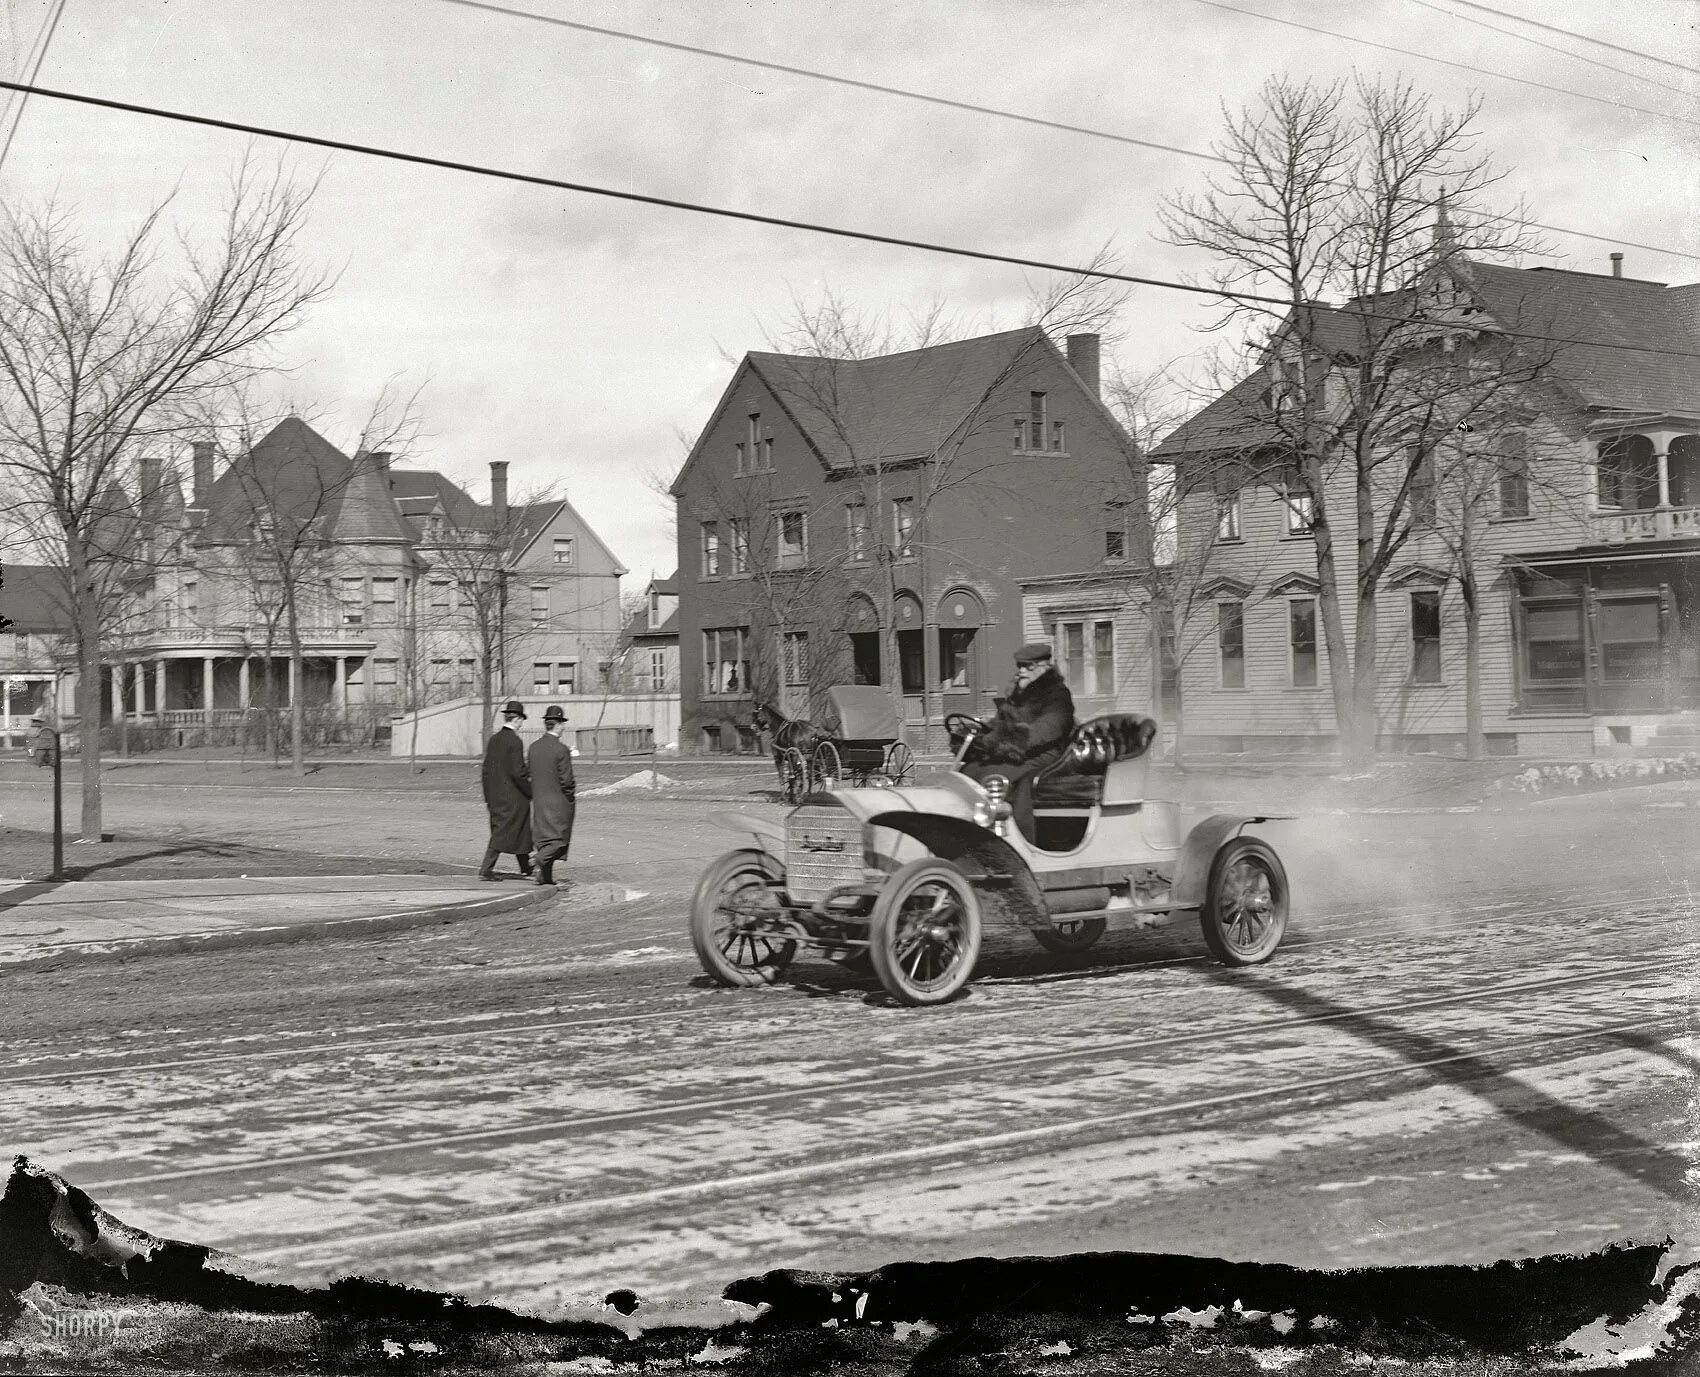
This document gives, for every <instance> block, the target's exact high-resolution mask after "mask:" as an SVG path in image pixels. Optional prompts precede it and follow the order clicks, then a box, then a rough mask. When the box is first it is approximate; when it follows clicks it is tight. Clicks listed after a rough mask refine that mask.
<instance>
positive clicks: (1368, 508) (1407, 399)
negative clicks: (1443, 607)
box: [1164, 78, 1551, 760]
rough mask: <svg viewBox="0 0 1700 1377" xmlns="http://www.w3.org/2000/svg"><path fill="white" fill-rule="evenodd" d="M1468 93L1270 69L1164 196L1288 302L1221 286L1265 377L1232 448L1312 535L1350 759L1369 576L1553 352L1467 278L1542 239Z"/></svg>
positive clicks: (1373, 631) (1376, 575)
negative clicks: (1501, 401)
mask: <svg viewBox="0 0 1700 1377" xmlns="http://www.w3.org/2000/svg"><path fill="white" fill-rule="evenodd" d="M1477 110H1478V107H1477V105H1476V103H1474V102H1472V103H1470V104H1468V105H1466V106H1465V107H1464V108H1463V109H1462V110H1461V111H1457V112H1448V111H1444V110H1438V109H1436V108H1434V107H1433V106H1432V105H1431V102H1430V101H1429V99H1428V98H1427V97H1425V96H1422V95H1419V94H1418V93H1417V92H1415V91H1414V90H1413V89H1412V88H1411V87H1410V86H1408V85H1398V86H1394V87H1391V88H1387V87H1381V86H1377V85H1373V84H1370V83H1368V82H1365V81H1359V82H1358V83H1356V84H1355V85H1354V86H1353V87H1352V88H1350V91H1349V92H1348V89H1347V88H1346V87H1344V86H1342V85H1333V86H1327V87H1321V86H1316V85H1313V84H1311V83H1308V82H1307V83H1295V82H1292V81H1289V80H1286V79H1279V78H1278V79H1275V80H1272V81H1271V82H1269V83H1268V84H1267V85H1266V86H1265V87H1264V89H1263V92H1262V98H1261V101H1260V103H1259V104H1258V105H1257V106H1256V107H1255V108H1252V109H1248V110H1243V111H1239V112H1232V113H1228V114H1227V130H1226V134H1225V136H1224V137H1223V139H1222V140H1221V141H1220V142H1219V143H1218V145H1217V148H1216V151H1217V152H1218V153H1219V154H1220V155H1221V156H1222V157H1223V158H1224V159H1225V160H1226V162H1227V164H1228V170H1227V172H1226V173H1225V174H1223V175H1222V176H1221V177H1220V178H1218V179H1215V180H1213V181H1212V182H1211V184H1210V188H1209V190H1208V192H1206V193H1205V194H1203V195H1197V196H1179V197H1176V198H1174V199H1172V200H1171V201H1170V202H1169V203H1168V204H1167V206H1166V207H1165V211H1164V223H1165V227H1166V229H1167V232H1168V237H1169V239H1170V241H1171V242H1173V243H1175V244H1178V245H1183V246H1187V247H1192V248H1198V249H1202V250H1204V251H1205V252H1207V253H1208V254H1210V255H1211V256H1212V257H1213V258H1214V259H1215V260H1216V269H1215V271H1214V272H1213V274H1212V282H1213V284H1214V285H1215V286H1217V287H1218V288H1219V289H1221V290H1222V291H1223V292H1224V293H1225V294H1233V293H1242V294H1252V295H1260V296H1263V297H1265V298H1273V299H1275V300H1276V301H1281V300H1284V301H1287V302H1291V303H1297V304H1296V305H1294V306H1292V307H1288V306H1283V305H1272V304H1270V302H1269V301H1268V300H1264V301H1255V300H1246V299H1245V297H1244V296H1243V295H1242V296H1238V297H1234V296H1229V297H1228V306H1227V308H1226V312H1225V315H1224V317H1223V319H1222V321H1221V322H1220V324H1221V325H1233V326H1236V327H1238V328H1239V329H1240V330H1242V331H1243V332H1244V333H1245V334H1246V335H1247V336H1248V337H1250V339H1251V340H1252V342H1253V347H1254V348H1255V350H1256V353H1257V361H1258V362H1259V363H1260V364H1261V365H1262V366H1263V367H1264V368H1265V369H1266V370H1267V374H1268V376H1269V378H1270V386H1269V389H1268V391H1267V393H1266V395H1265V396H1264V398H1263V399H1261V415H1260V417H1259V420H1258V429H1259V430H1260V432H1261V434H1262V436H1263V438H1262V439H1261V440H1260V441H1259V442H1258V443H1257V444H1256V445H1254V446H1249V447H1248V450H1247V452H1246V453H1245V454H1244V455H1242V456H1240V457H1239V458H1240V462H1241V463H1242V464H1243V465H1244V467H1245V469H1246V472H1247V474H1248V475H1249V481H1252V482H1266V483H1272V484H1274V485H1277V486H1278V487H1280V489H1281V490H1282V492H1283V494H1284V497H1285V499H1286V500H1287V501H1288V502H1289V503H1290V505H1291V507H1292V510H1293V511H1294V513H1295V517H1296V519H1297V520H1298V521H1299V522H1300V523H1301V524H1302V525H1303V526H1304V527H1306V528H1308V530H1309V533H1310V535H1311V537H1312V538H1313V541H1314V548H1315V561H1316V571H1317V577H1318V580H1319V583H1320V592H1319V594H1318V602H1319V608H1320V613H1321V620H1322V629H1323V638H1324V642H1325V644H1326V648H1327V657H1328V666H1329V680H1330V686H1331V689H1332V694H1333V704H1334V711H1335V717H1336V721H1337V722H1338V723H1339V727H1340V734H1341V741H1342V745H1343V747H1344V748H1345V750H1346V753H1347V755H1348V757H1349V758H1352V759H1354V760H1361V759H1364V758H1366V757H1367V756H1369V755H1371V754H1373V752H1374V749H1375V740H1376V712H1377V674H1376V637H1377V620H1376V594H1377V592H1378V590H1379V588H1380V587H1381V584H1382V580H1383V578H1384V576H1385V575H1386V573H1387V572H1388V568H1389V565H1390V563H1391V561H1392V560H1393V558H1394V557H1395V556H1396V555H1397V554H1398V552H1399V551H1400V549H1401V548H1402V547H1403V546H1404V545H1405V543H1406V542H1407V540H1408V539H1409V538H1410V536H1411V534H1412V532H1413V530H1414V529H1418V528H1420V527H1422V526H1423V525H1424V524H1425V523H1426V522H1427V520H1428V517H1427V514H1426V512H1425V511H1424V510H1423V507H1424V506H1425V504H1426V501H1427V497H1426V494H1428V493H1430V492H1432V489H1433V480H1434V472H1435V464H1436V454H1437V452H1438V450H1439V449H1440V448H1441V447H1442V446H1443V444H1444V443H1445V441H1446V437H1447V436H1449V435H1450V434H1452V433H1453V431H1452V428H1453V427H1454V426H1455V425H1456V424H1457V423H1458V421H1459V419H1460V417H1461V416H1463V415H1465V414H1467V413H1469V412H1470V411H1473V410H1475V409H1478V408H1480V407H1484V406H1488V405H1492V404H1493V402H1494V400H1495V398H1497V397H1500V396H1503V395H1504V394H1506V393H1507V392H1508V391H1512V390H1514V389H1516V388H1519V387H1523V386H1527V385H1529V384H1531V383H1532V382H1535V381H1537V380H1538V379H1539V378H1540V377H1541V375H1542V373H1543V370H1544V368H1545V366H1546V364H1547V363H1549V362H1550V359H1551V352H1550V350H1549V351H1547V352H1546V353H1540V352H1539V351H1530V350H1528V349H1525V348H1518V347H1510V344H1511V342H1510V341H1508V340H1506V339H1504V338H1503V337H1500V338H1478V334H1477V329H1476V327H1477V326H1478V325H1480V324H1481V322H1480V321H1472V320H1471V319H1470V315H1471V312H1470V310H1469V309H1468V308H1467V307H1466V306H1465V305H1464V304H1463V302H1462V300H1461V298H1460V296H1459V294H1458V291H1457V287H1458V282H1459V280H1460V279H1461V278H1464V277H1466V276H1467V270H1468V269H1467V262H1466V255H1469V256H1473V257H1478V258H1507V257H1511V256H1515V255H1516V254H1518V253H1521V252H1524V251H1526V250H1528V249H1530V248H1531V247H1533V245H1532V243H1531V241H1530V239H1529V236H1528V234H1527V231H1526V230H1524V229H1523V228H1521V224H1522V222H1523V219H1524V218H1525V217H1521V216H1500V215H1490V214H1489V213H1487V212H1486V210H1485V209H1484V208H1483V205H1482V202H1483V201H1484V199H1485V198H1486V196H1487V195H1488V194H1489V193H1491V192H1492V191H1493V189H1494V187H1495V185H1496V184H1497V182H1498V181H1499V180H1500V176H1501V174H1500V173H1499V172H1497V171H1496V170H1495V168H1494V167H1493V165H1492V163H1491V161H1490V160H1489V159H1488V158H1487V157H1486V156H1484V155H1482V154H1481V153H1479V152H1478V151H1477V149H1476V146H1475V141H1476V130H1475V123H1476V116H1477ZM1331 300H1332V301H1338V302H1341V303H1343V304H1342V305H1341V306H1339V307H1330V306H1328V305H1326V304H1324V303H1327V302H1329V301H1331ZM1502 323H1504V322H1502ZM1520 324H1521V325H1522V328H1525V329H1527V328H1528V322H1521V323H1520ZM1342 493H1344V494H1346V497H1345V499H1344V501H1343V502H1342V503H1341V508H1342V509H1341V510H1336V508H1335V499H1336V498H1338V497H1339V496H1340V495H1341V494H1342ZM1413 499H1416V500H1415V501H1413ZM1413 517H1415V518H1416V519H1415V521H1413ZM1342 544H1344V545H1345V547H1346V550H1345V551H1344V552H1342V550H1341V548H1340V547H1341V546H1342ZM1346 600H1349V601H1350V602H1351V604H1352V606H1353V611H1354V614H1355V624H1354V635H1353V641H1352V644H1351V645H1350V646H1348V644H1347V638H1346V633H1345V630H1344V618H1343V616H1342V603H1343V601H1346Z"/></svg>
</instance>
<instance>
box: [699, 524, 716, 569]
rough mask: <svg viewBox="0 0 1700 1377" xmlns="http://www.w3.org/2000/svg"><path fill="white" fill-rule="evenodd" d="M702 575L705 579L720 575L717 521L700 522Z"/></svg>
mask: <svg viewBox="0 0 1700 1377" xmlns="http://www.w3.org/2000/svg"><path fill="white" fill-rule="evenodd" d="M702 576H703V577H704V578H705V579H717V578H719V577H720V523H719V522H718V521H705V522H703V523H702Z"/></svg>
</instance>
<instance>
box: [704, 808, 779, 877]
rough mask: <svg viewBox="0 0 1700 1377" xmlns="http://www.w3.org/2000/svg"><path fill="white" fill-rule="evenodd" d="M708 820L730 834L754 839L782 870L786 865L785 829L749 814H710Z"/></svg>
mask: <svg viewBox="0 0 1700 1377" xmlns="http://www.w3.org/2000/svg"><path fill="white" fill-rule="evenodd" d="M708 820H709V821H710V822H711V823H713V824H714V825H715V826H716V827H720V828H724V829H725V830H726V831H728V832H736V833H738V834H739V835H740V836H744V837H748V838H752V839H753V840H754V841H755V844H756V846H757V847H758V848H759V849H760V850H761V851H763V852H765V853H766V854H767V855H769V856H771V857H773V859H774V860H776V861H778V862H779V864H780V867H781V869H783V868H784V865H785V829H784V828H783V827H781V826H780V825H779V824H778V823H776V822H770V821H769V820H768V819H767V818H757V817H751V816H750V815H749V814H748V813H731V812H724V811H723V812H719V813H710V814H709V815H708Z"/></svg>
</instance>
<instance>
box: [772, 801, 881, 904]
mask: <svg viewBox="0 0 1700 1377" xmlns="http://www.w3.org/2000/svg"><path fill="white" fill-rule="evenodd" d="M861 882H862V823H861V819H859V818H857V817H856V816H855V815H854V814H853V813H849V812H846V811H845V810H844V809H842V808H834V807H831V806H830V805H826V806H821V805H814V804H805V805H804V806H803V807H801V808H798V809H795V810H794V811H793V812H792V814H791V816H790V817H789V818H788V819H787V820H786V823H785V890H786V893H788V894H789V895H790V896H791V897H792V898H793V899H795V900H799V901H800V902H802V903H810V904H812V903H814V902H815V900H817V899H821V898H824V897H825V896H826V895H827V894H828V893H829V892H830V891H832V890H834V889H837V888H838V887H839V886H840V885H854V884H860V883H861Z"/></svg>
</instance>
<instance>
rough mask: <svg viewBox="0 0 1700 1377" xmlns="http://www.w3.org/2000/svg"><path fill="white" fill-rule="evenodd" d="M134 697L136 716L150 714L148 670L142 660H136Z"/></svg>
mask: <svg viewBox="0 0 1700 1377" xmlns="http://www.w3.org/2000/svg"><path fill="white" fill-rule="evenodd" d="M134 697H135V705H136V716H137V717H138V718H141V717H146V716H147V715H148V672H147V670H146V669H144V668H143V667H142V662H141V661H140V660H137V661H136V692H135V695H134Z"/></svg>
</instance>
